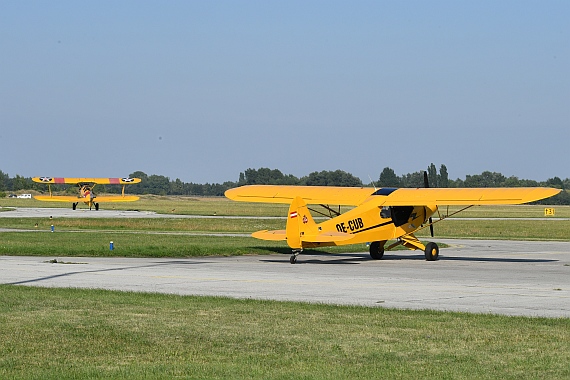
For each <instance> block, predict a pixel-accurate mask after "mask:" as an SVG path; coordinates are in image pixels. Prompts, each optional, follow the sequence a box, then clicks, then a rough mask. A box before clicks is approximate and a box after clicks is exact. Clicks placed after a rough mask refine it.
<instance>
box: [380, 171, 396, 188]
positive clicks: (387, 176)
mask: <svg viewBox="0 0 570 380" xmlns="http://www.w3.org/2000/svg"><path fill="white" fill-rule="evenodd" d="M400 185H401V184H400V178H398V176H397V175H396V172H394V170H393V169H390V168H389V167H385V168H384V169H382V173H380V178H379V179H378V186H380V187H400Z"/></svg>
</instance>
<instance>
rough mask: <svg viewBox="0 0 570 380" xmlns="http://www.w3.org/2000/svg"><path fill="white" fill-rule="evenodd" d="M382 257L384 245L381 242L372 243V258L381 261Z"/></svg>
mask: <svg viewBox="0 0 570 380" xmlns="http://www.w3.org/2000/svg"><path fill="white" fill-rule="evenodd" d="M382 256H384V244H380V242H379V241H373V242H372V243H370V257H372V258H373V259H374V260H380V259H381V258H382Z"/></svg>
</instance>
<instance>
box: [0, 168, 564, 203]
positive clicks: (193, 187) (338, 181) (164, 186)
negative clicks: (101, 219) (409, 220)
mask: <svg viewBox="0 0 570 380" xmlns="http://www.w3.org/2000/svg"><path fill="white" fill-rule="evenodd" d="M425 171H426V172H427V174H428V180H429V186H430V187H452V188H458V187H536V186H546V187H555V188H558V189H563V190H566V189H570V179H569V178H566V179H564V180H562V179H560V178H559V177H554V178H549V179H548V180H546V181H544V182H539V181H534V180H527V179H519V178H517V177H515V176H511V177H506V176H504V175H502V174H501V173H496V172H489V171H484V172H483V173H481V174H475V175H467V176H465V179H460V178H458V179H455V180H452V179H450V178H449V174H448V171H447V167H446V166H445V165H443V164H442V165H441V166H440V167H439V170H438V168H437V167H436V166H435V165H434V164H433V163H432V164H431V165H429V166H428V167H427V168H426V170H425ZM423 173H424V171H422V170H420V171H417V172H414V173H408V174H404V175H401V176H399V175H397V174H396V173H395V172H394V170H393V169H391V168H389V167H385V168H384V169H383V170H382V172H381V173H380V176H379V177H378V180H376V181H372V182H371V183H363V182H362V180H361V179H360V178H358V177H355V176H354V175H352V174H350V173H347V172H345V171H342V170H335V171H326V170H323V171H320V172H312V173H310V174H309V175H307V176H304V177H301V178H298V177H295V176H294V175H291V174H283V173H282V172H281V171H280V170H278V169H269V168H259V169H251V168H250V169H247V170H245V171H244V172H241V173H240V174H239V179H238V180H237V181H236V182H232V181H226V182H224V183H206V184H200V183H193V182H183V181H181V180H180V179H178V178H176V179H175V180H171V179H170V178H169V177H166V176H163V175H156V174H152V175H147V174H146V173H144V172H142V171H136V172H134V173H131V174H130V175H129V177H131V178H135V177H136V178H140V179H141V183H139V184H136V185H132V186H129V187H128V192H129V193H130V194H141V195H142V194H154V195H187V196H222V195H224V192H225V191H226V190H227V189H230V188H232V187H237V186H243V185H303V186H343V187H360V186H370V187H372V186H374V187H408V188H414V187H424V174H423ZM21 190H34V191H37V192H40V193H42V192H46V191H47V186H46V185H44V184H40V183H35V182H33V181H32V179H31V178H26V177H22V176H20V175H16V176H15V177H13V178H11V177H10V176H9V175H8V174H7V173H4V172H2V171H1V170H0V196H6V193H9V192H17V191H21ZM96 190H98V192H102V193H120V192H121V187H120V186H105V185H98V186H97V189H96ZM52 191H54V192H69V193H74V192H75V191H76V189H75V187H74V186H70V185H52ZM548 204H570V194H569V193H568V192H566V191H564V192H562V193H561V194H559V195H557V196H556V197H553V198H549V199H548Z"/></svg>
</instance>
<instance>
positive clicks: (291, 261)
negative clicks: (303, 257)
mask: <svg viewBox="0 0 570 380" xmlns="http://www.w3.org/2000/svg"><path fill="white" fill-rule="evenodd" d="M289 262H290V263H291V264H295V263H296V262H297V255H291V257H289Z"/></svg>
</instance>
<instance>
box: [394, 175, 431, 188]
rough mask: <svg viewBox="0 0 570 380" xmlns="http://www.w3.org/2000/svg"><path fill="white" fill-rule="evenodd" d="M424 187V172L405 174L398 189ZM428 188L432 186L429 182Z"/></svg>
mask: <svg viewBox="0 0 570 380" xmlns="http://www.w3.org/2000/svg"><path fill="white" fill-rule="evenodd" d="M424 186H425V184H424V172H422V171H420V172H415V173H408V174H405V175H403V176H402V177H401V179H400V187H408V188H414V187H415V188H418V187H424ZM430 186H432V184H431V182H430Z"/></svg>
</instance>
